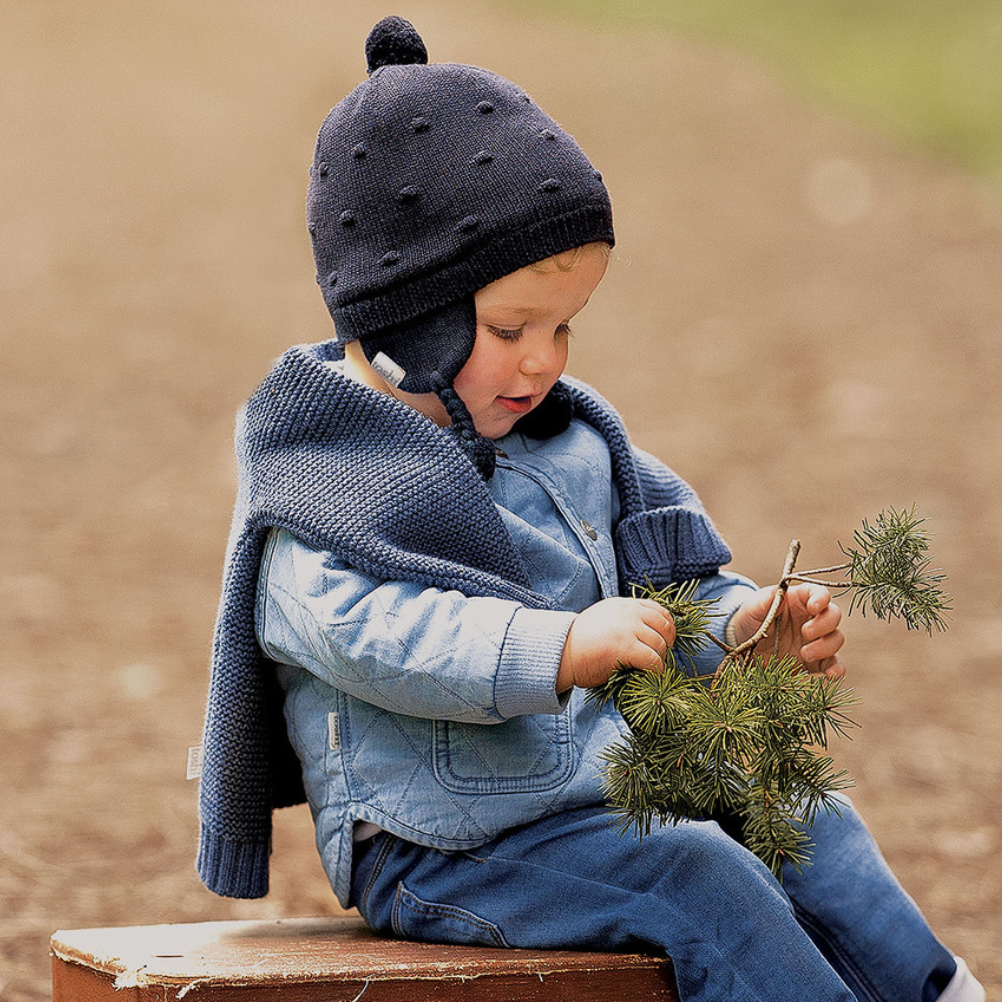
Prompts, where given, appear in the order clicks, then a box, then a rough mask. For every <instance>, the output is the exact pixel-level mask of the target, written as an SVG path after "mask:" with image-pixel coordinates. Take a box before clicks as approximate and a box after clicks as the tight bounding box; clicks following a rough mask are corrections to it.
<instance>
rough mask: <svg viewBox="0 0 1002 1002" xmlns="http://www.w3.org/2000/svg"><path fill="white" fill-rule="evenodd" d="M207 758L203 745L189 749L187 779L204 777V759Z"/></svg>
mask: <svg viewBox="0 0 1002 1002" xmlns="http://www.w3.org/2000/svg"><path fill="white" fill-rule="evenodd" d="M204 757H205V748H204V746H203V745H192V747H191V748H189V749H188V768H187V770H186V771H185V778H186V779H200V778H201V776H202V759H203V758H204Z"/></svg>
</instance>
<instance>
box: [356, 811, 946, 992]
mask: <svg viewBox="0 0 1002 1002" xmlns="http://www.w3.org/2000/svg"><path fill="white" fill-rule="evenodd" d="M812 838H813V839H814V842H815V844H816V848H815V850H814V863H813V865H812V866H810V867H809V868H807V869H806V870H805V871H804V873H803V874H798V873H796V872H795V871H794V870H792V868H789V872H787V873H784V875H783V883H782V884H781V883H780V882H779V881H777V880H776V879H775V877H773V875H772V874H771V873H770V872H769V870H768V869H767V868H766V867H765V866H764V865H763V864H762V863H761V862H760V861H759V860H758V859H757V858H756V857H755V856H753V855H752V854H751V853H750V852H748V851H747V850H746V849H744V848H743V847H742V846H741V845H739V844H738V843H737V842H736V841H734V839H732V838H731V837H729V836H728V835H726V834H725V833H724V831H723V830H722V829H721V828H720V827H719V826H718V825H717V824H716V823H715V822H712V821H710V822H686V823H683V824H680V825H678V826H677V827H661V828H655V829H654V830H653V831H652V833H651V834H650V835H649V836H647V837H645V838H644V840H643V842H642V843H641V842H638V841H637V840H636V839H635V838H633V837H632V836H631V835H627V836H619V835H618V834H617V833H616V829H615V827H614V826H613V825H612V824H611V823H610V818H609V815H608V814H607V812H606V811H605V810H604V809H602V808H600V807H594V808H583V809H580V810H575V811H569V812H566V813H564V814H558V815H555V816H553V817H549V818H544V819H543V820H541V821H538V822H535V823H533V824H531V825H527V826H525V827H524V828H519V829H515V830H512V831H509V832H506V833H505V834H504V835H502V836H500V837H498V838H496V839H494V840H493V841H491V842H488V843H487V844H486V845H483V846H481V847H480V848H478V849H474V850H470V851H467V852H441V851H439V850H435V849H428V848H425V847H422V846H417V845H414V844H412V843H409V842H406V841H404V840H402V839H398V838H396V837H394V836H392V835H388V834H386V833H383V834H380V835H378V836H376V837H375V838H374V839H373V840H372V843H371V844H370V845H369V847H368V848H367V849H366V850H365V851H364V852H363V853H362V855H361V858H360V859H359V861H358V863H357V865H356V867H355V874H354V878H353V884H352V888H353V893H354V897H355V900H356V901H357V903H358V908H359V911H360V912H361V913H362V915H363V916H364V918H365V919H366V921H367V922H368V923H369V924H370V925H371V926H372V927H373V928H374V929H376V930H377V931H380V932H384V933H387V934H391V935H396V936H401V937H405V938H407V939H417V940H428V941H433V942H449V943H475V944H482V945H486V946H505V947H508V946H510V947H527V948H564V949H574V948H579V949H592V950H594V949H599V950H643V949H648V950H649V949H651V948H652V947H653V948H655V949H657V950H663V951H665V952H666V953H667V954H668V955H669V956H670V957H671V958H672V960H673V962H674V965H675V973H676V978H677V981H678V988H679V994H680V995H681V997H682V999H683V1000H685V1002H743V1000H752V999H754V1000H774V1002H795V1000H803V1002H824V1000H832V1002H834V1000H840V1002H853V1000H854V999H857V1000H882V1002H890V1000H895V1002H906V1000H907V1002H932V1000H934V999H936V998H938V997H939V994H940V992H941V991H942V990H943V988H944V987H945V985H946V984H947V982H949V980H950V978H951V977H952V976H953V974H954V971H955V970H956V964H955V961H954V959H953V957H952V956H951V954H950V953H949V952H948V951H947V950H946V949H945V948H944V947H943V946H942V945H941V944H940V943H939V942H938V941H937V940H936V938H935V937H934V936H933V934H932V932H931V931H930V930H929V928H928V926H927V925H926V923H925V920H924V919H923V918H922V916H921V914H920V913H919V911H918V909H917V908H916V907H915V905H914V903H913V902H912V900H911V899H910V898H909V897H908V896H907V895H906V894H905V892H904V891H903V890H902V888H901V886H900V885H899V884H898V882H897V881H896V880H895V878H894V876H893V875H892V874H891V872H890V870H889V869H888V867H887V864H886V863H885V862H884V860H883V858H882V857H881V855H880V852H879V850H878V849H877V847H876V845H875V843H874V842H873V839H872V838H871V837H870V834H869V832H868V831H867V830H866V828H865V827H864V825H863V823H862V821H861V820H860V819H859V817H858V815H857V814H856V813H855V812H854V811H853V810H852V808H851V806H850V805H849V804H848V803H846V805H845V807H844V808H843V810H842V817H841V818H839V817H836V816H828V815H825V814H824V813H823V812H822V813H820V814H819V816H818V819H817V821H816V823H815V826H814V829H813V831H812Z"/></svg>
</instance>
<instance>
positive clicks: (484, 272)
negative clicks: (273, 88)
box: [307, 17, 614, 476]
mask: <svg viewBox="0 0 1002 1002" xmlns="http://www.w3.org/2000/svg"><path fill="white" fill-rule="evenodd" d="M365 53H366V60H367V68H368V72H369V74H370V76H369V79H368V80H366V81H364V82H363V83H361V84H360V85H359V86H358V87H356V88H355V90H353V91H352V92H351V93H350V94H349V95H348V96H347V97H346V98H345V99H344V100H343V101H341V103H340V104H338V105H337V106H336V107H335V108H334V109H333V110H332V111H331V112H330V114H329V115H328V116H327V119H326V120H325V122H324V124H323V126H322V127H321V129H320V134H319V136H318V138H317V145H316V153H315V156H314V160H313V166H312V168H311V170H310V185H309V194H308V198H307V221H308V223H309V230H310V236H311V238H312V241H313V253H314V257H315V259H316V265H317V282H318V284H319V285H320V288H321V290H322V291H323V295H324V300H325V302H326V303H327V308H328V309H329V310H330V313H331V316H332V317H333V318H334V324H335V327H336V330H337V336H338V340H339V341H340V342H348V341H353V340H359V341H360V342H361V344H362V347H363V350H364V352H365V354H366V357H367V358H368V359H369V361H370V363H372V364H373V365H374V367H375V368H376V369H377V370H378V371H380V372H381V374H382V375H383V376H384V377H386V378H387V379H389V380H390V381H391V382H393V383H394V384H395V385H397V386H399V387H400V389H402V390H404V391H405V392H409V393H428V392H434V393H437V394H438V395H439V397H440V398H441V399H442V400H443V403H444V404H445V406H446V408H447V410H448V413H449V415H450V417H451V419H452V422H453V428H454V429H455V431H456V432H457V434H459V435H460V438H461V440H462V441H463V444H464V446H466V447H467V448H468V451H469V452H470V454H471V458H473V459H474V461H475V462H477V464H478V466H480V467H481V469H482V471H483V472H484V473H485V475H487V476H489V475H490V473H491V472H492V469H493V447H490V448H487V447H488V446H489V445H490V443H488V442H486V440H483V439H479V436H477V435H476V433H475V431H474V430H473V427H472V424H473V422H472V419H471V418H470V416H469V412H468V411H467V410H466V408H465V406H464V405H463V404H462V401H460V400H459V398H458V396H457V395H456V393H455V391H454V390H453V389H452V382H453V380H454V379H455V377H456V375H457V373H458V372H459V370H460V369H461V368H462V367H463V365H464V364H465V362H466V360H467V359H468V358H469V357H470V353H471V352H472V350H473V343H474V340H475V337H476V314H475V311H474V305H473V294H474V293H475V292H476V291H477V290H478V289H481V288H483V287H484V286H485V285H489V284H490V283H491V282H493V281H496V280H497V279H499V278H502V277H503V276H504V275H507V274H509V273H511V272H513V271H517V270H518V269H519V268H522V267H524V266H525V265H527V264H532V263H533V262H535V261H540V260H542V259H544V258H547V257H550V256H551V255H553V254H559V253H561V252H562V251H566V250H570V249H571V248H573V247H578V246H581V245H582V244H587V243H591V242H593V241H605V242H607V243H609V244H612V243H613V241H614V237H613V229H612V208H611V205H610V202H609V195H608V192H607V191H606V189H605V186H604V185H603V183H602V179H601V175H600V174H599V173H598V171H596V170H595V169H594V168H593V167H592V165H591V164H590V163H589V162H588V159H587V158H586V157H585V155H584V153H582V151H581V149H580V148H579V147H578V145H577V143H576V142H575V141H574V139H573V138H572V137H571V136H569V135H568V134H567V133H566V132H564V131H563V130H562V129H561V128H560V127H559V126H558V125H557V124H556V123H555V122H554V121H553V120H552V119H551V118H550V117H549V116H548V115H546V114H545V113H544V112H543V111H542V109H540V108H539V107H538V106H537V105H535V104H534V103H533V102H532V100H531V99H530V98H529V96H528V95H527V94H526V93H525V92H524V91H523V90H521V89H520V88H519V87H516V86H515V85H514V84H512V83H510V82H509V81H507V80H505V79H503V78H502V77H499V76H497V75H496V74H494V73H490V72H488V71H487V70H483V69H479V68H478V67H475V66H464V65H460V64H456V63H437V64H430V65H429V64H428V54H427V50H426V49H425V46H424V42H422V40H421V37H420V36H419V35H418V33H417V32H416V31H415V30H414V28H413V26H412V25H411V24H410V23H409V22H407V21H405V20H403V19H402V18H398V17H389V18H386V19H384V20H383V21H380V22H379V24H377V25H376V26H375V27H374V28H373V29H372V31H371V33H370V34H369V37H368V39H367V41H366V46H365ZM478 439H479V441H478Z"/></svg>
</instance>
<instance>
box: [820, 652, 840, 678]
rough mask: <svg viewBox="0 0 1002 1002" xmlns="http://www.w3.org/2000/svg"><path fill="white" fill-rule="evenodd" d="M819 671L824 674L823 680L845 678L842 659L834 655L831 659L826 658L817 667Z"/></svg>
mask: <svg viewBox="0 0 1002 1002" xmlns="http://www.w3.org/2000/svg"><path fill="white" fill-rule="evenodd" d="M818 669H819V671H821V672H824V675H825V678H830V679H833V680H834V679H839V678H844V677H845V665H844V664H843V663H842V659H841V658H840V657H838V655H836V656H835V657H833V658H827V659H826V660H824V661H823V662H822V663H821V664H820V665H819V666H818Z"/></svg>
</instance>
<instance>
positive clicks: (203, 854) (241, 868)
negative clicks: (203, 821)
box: [197, 826, 271, 898]
mask: <svg viewBox="0 0 1002 1002" xmlns="http://www.w3.org/2000/svg"><path fill="white" fill-rule="evenodd" d="M270 854H271V844H270V840H267V839H265V840H264V841H252V840H241V841H235V840H232V839H224V838H220V837H219V836H218V835H214V834H213V833H212V832H210V831H208V830H207V829H206V828H205V827H204V826H203V827H202V831H201V835H200V837H199V844H198V864H197V866H198V874H199V876H200V877H201V878H202V881H203V882H204V883H205V886H206V887H208V888H209V890H210V891H212V892H213V893H215V894H221V895H223V896H224V897H228V898H263V897H264V896H265V895H266V894H267V893H268V857H269V855H270Z"/></svg>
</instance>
